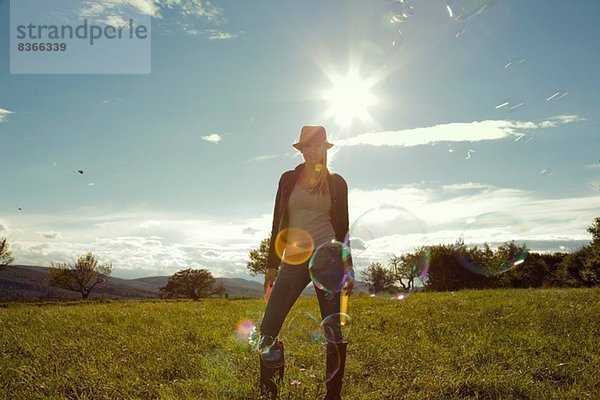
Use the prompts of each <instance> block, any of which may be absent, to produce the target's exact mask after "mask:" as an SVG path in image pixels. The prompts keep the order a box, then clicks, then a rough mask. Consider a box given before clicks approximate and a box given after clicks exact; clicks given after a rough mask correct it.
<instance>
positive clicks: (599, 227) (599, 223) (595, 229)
mask: <svg viewBox="0 0 600 400" xmlns="http://www.w3.org/2000/svg"><path fill="white" fill-rule="evenodd" d="M587 231H588V232H589V233H591V234H592V246H594V245H600V217H596V219H594V223H593V224H592V225H591V226H589V227H588V228H587Z"/></svg>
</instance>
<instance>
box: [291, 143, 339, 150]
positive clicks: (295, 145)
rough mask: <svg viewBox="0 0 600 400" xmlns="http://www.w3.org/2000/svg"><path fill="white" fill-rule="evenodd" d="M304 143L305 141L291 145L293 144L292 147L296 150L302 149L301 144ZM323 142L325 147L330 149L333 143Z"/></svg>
mask: <svg viewBox="0 0 600 400" xmlns="http://www.w3.org/2000/svg"><path fill="white" fill-rule="evenodd" d="M305 144H306V143H294V144H293V145H292V146H294V148H295V149H296V150H299V151H302V146H303V145H305ZM325 144H326V145H327V149H330V148H332V147H333V143H329V142H325Z"/></svg>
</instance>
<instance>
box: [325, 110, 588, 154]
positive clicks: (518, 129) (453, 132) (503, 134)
mask: <svg viewBox="0 0 600 400" xmlns="http://www.w3.org/2000/svg"><path fill="white" fill-rule="evenodd" d="M578 121H583V119H582V118H580V117H578V116H576V115H559V116H555V117H552V118H549V119H548V120H545V121H541V122H531V121H512V120H486V121H474V122H454V123H448V124H440V125H434V126H430V127H424V128H414V129H404V130H399V131H383V132H368V133H363V134H360V135H357V136H354V137H351V138H346V139H338V140H337V141H336V145H338V146H356V145H370V146H405V147H410V146H419V145H426V144H431V143H436V142H478V141H486V140H499V139H505V138H509V137H515V138H520V137H522V136H523V135H525V134H526V133H527V132H528V131H531V130H535V129H543V128H555V127H557V126H559V125H563V124H570V123H574V122H578Z"/></svg>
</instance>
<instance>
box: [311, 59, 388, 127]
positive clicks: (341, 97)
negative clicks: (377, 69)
mask: <svg viewBox="0 0 600 400" xmlns="http://www.w3.org/2000/svg"><path fill="white" fill-rule="evenodd" d="M329 79H330V80H331V85H332V86H331V88H330V89H329V90H327V91H325V92H324V93H323V98H324V99H325V100H327V101H328V102H329V110H327V114H328V117H332V116H333V117H334V118H335V123H336V124H338V125H340V126H344V127H348V126H350V125H352V122H353V121H354V119H356V118H358V119H360V120H361V121H367V120H369V119H370V115H369V111H368V109H369V107H371V106H373V105H375V104H376V103H377V99H376V97H375V96H374V95H373V94H372V93H371V89H372V87H373V84H374V83H375V79H373V78H370V79H363V78H361V76H360V74H359V73H358V71H357V70H350V71H349V72H348V74H347V75H346V76H341V75H330V76H329Z"/></svg>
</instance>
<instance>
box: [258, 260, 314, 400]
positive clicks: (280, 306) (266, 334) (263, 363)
mask: <svg viewBox="0 0 600 400" xmlns="http://www.w3.org/2000/svg"><path fill="white" fill-rule="evenodd" d="M308 282H310V276H309V275H308V266H307V265H306V264H302V265H298V266H295V265H286V264H284V265H283V267H282V268H281V270H280V271H279V274H278V275H277V279H276V280H275V285H274V286H273V291H272V292H271V297H270V298H269V301H268V302H267V307H266V309H265V314H264V316H263V320H262V323H261V326H260V334H261V336H260V339H259V340H260V342H259V349H260V383H259V384H260V391H261V395H263V397H266V398H267V399H276V398H277V393H278V389H277V386H278V382H280V381H281V380H283V373H284V363H285V357H284V354H283V353H284V348H283V342H282V341H280V340H277V335H279V331H280V330H281V326H282V325H283V321H284V320H285V317H286V316H287V314H288V312H289V311H290V309H291V308H292V306H293V305H294V303H295V302H296V299H298V296H300V293H302V290H304V288H305V287H306V285H308Z"/></svg>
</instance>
